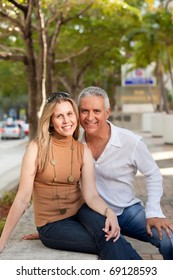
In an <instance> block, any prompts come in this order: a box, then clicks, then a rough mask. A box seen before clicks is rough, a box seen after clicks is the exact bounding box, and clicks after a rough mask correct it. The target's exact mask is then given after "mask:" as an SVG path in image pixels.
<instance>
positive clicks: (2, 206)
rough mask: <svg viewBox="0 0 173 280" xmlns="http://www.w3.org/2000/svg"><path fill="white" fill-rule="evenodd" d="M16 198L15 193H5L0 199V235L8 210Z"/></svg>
mask: <svg viewBox="0 0 173 280" xmlns="http://www.w3.org/2000/svg"><path fill="white" fill-rule="evenodd" d="M15 196H16V192H15V191H9V192H5V193H4V194H3V196H2V197H1V198H0V235H1V233H2V230H3V228H4V224H5V221H6V217H7V215H8V212H9V209H10V207H11V205H12V203H13V201H14V198H15Z"/></svg>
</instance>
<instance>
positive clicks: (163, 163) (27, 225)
mask: <svg viewBox="0 0 173 280" xmlns="http://www.w3.org/2000/svg"><path fill="white" fill-rule="evenodd" d="M139 134H140V135H142V136H143V137H144V140H145V142H146V144H147V146H148V148H149V150H150V151H151V153H152V155H153V157H154V159H155V160H156V162H157V164H158V166H159V167H160V170H161V173H162V175H163V180H164V194H163V197H162V202H161V204H162V208H163V212H164V214H165V215H166V217H167V218H168V219H169V220H170V221H171V222H172V223H173V145H164V144H163V139H162V138H152V137H151V135H150V133H141V132H139ZM18 168H20V166H18ZM9 178H10V173H9V176H7V177H6V179H7V180H8V179H9ZM16 179H18V175H17V173H16ZM7 183H8V182H7ZM135 189H136V192H137V195H138V196H139V197H140V198H141V199H142V200H143V201H144V202H145V201H146V189H145V183H144V179H143V177H142V176H141V175H140V174H137V177H136V182H135ZM32 232H35V226H34V224H33V212H32V206H31V207H29V208H28V209H27V211H26V212H25V213H24V214H23V217H22V218H21V220H20V222H19V224H18V225H17V227H16V229H15V230H14V232H13V233H12V235H11V238H10V240H9V241H8V243H7V245H6V248H5V250H4V251H3V253H2V254H0V260H19V259H23V260H36V259H37V260H51V259H52V260H55V259H56V260H79V259H80V260H85V259H86V260H87V259H88V260H92V259H93V260H95V259H97V256H96V255H91V254H82V253H75V252H68V251H60V250H53V249H49V248H46V247H45V246H43V245H42V244H41V242H40V240H21V236H22V235H24V234H28V233H32ZM128 240H129V241H130V242H131V243H132V245H133V246H134V248H136V250H137V251H138V253H139V254H141V256H142V257H143V259H145V260H161V259H162V256H161V255H160V254H159V253H158V250H157V249H156V248H155V247H153V246H152V245H150V244H147V243H144V242H141V241H136V240H133V239H130V238H128Z"/></svg>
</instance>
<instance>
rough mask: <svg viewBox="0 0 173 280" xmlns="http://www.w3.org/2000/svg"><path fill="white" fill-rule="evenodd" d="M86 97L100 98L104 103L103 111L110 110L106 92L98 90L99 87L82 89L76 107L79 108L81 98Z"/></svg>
mask: <svg viewBox="0 0 173 280" xmlns="http://www.w3.org/2000/svg"><path fill="white" fill-rule="evenodd" d="M86 96H102V97H103V99H104V102H105V109H106V110H107V109H109V108H110V102H109V97H108V95H107V92H106V91H105V90H104V89H102V88H99V87H94V86H91V87H87V88H84V89H83V90H82V91H81V93H80V94H79V97H78V106H80V100H81V98H83V97H86Z"/></svg>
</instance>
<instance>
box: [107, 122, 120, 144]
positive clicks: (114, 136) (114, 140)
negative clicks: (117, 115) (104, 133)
mask: <svg viewBox="0 0 173 280" xmlns="http://www.w3.org/2000/svg"><path fill="white" fill-rule="evenodd" d="M107 122H108V124H109V125H110V128H111V136H110V139H109V142H108V145H110V146H111V145H112V146H116V147H122V144H121V140H120V136H119V128H118V127H117V126H115V125H113V124H112V123H111V122H110V121H107Z"/></svg>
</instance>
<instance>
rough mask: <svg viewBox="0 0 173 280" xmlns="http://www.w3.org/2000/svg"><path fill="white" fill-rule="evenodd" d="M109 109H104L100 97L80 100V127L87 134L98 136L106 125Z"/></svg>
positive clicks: (87, 97) (102, 100)
mask: <svg viewBox="0 0 173 280" xmlns="http://www.w3.org/2000/svg"><path fill="white" fill-rule="evenodd" d="M109 114H110V109H107V110H106V109H105V103H104V99H103V97H102V96H86V97H83V98H81V100H80V106H79V117H80V123H81V126H82V127H83V128H84V130H85V132H86V133H87V134H95V135H96V134H99V132H101V130H102V128H103V127H104V126H105V125H106V120H107V118H108V117H109Z"/></svg>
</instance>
